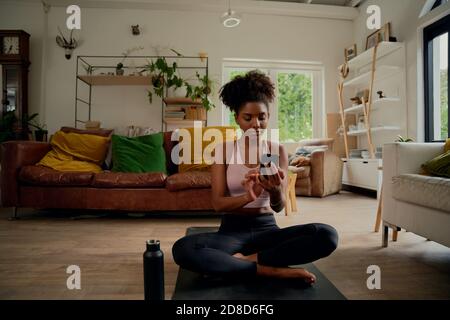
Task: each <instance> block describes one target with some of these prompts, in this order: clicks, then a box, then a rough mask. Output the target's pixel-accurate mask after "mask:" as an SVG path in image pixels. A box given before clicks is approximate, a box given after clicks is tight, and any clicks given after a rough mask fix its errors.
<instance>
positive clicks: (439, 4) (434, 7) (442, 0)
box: [431, 0, 448, 10]
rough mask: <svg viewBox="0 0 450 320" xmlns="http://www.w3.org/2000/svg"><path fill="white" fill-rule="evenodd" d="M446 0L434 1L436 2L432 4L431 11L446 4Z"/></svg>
mask: <svg viewBox="0 0 450 320" xmlns="http://www.w3.org/2000/svg"><path fill="white" fill-rule="evenodd" d="M447 2H448V0H436V2H435V3H434V4H433V6H432V7H431V10H433V9H436V8H437V7H439V6H441V5H443V4H445V3H447Z"/></svg>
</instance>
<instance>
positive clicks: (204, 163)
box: [178, 126, 237, 173]
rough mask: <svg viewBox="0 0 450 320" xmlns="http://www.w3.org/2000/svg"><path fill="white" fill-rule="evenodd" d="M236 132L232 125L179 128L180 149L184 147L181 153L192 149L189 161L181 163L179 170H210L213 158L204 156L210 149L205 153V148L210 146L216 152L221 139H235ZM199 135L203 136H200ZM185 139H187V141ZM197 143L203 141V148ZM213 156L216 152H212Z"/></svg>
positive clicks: (224, 140)
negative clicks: (218, 138)
mask: <svg viewBox="0 0 450 320" xmlns="http://www.w3.org/2000/svg"><path fill="white" fill-rule="evenodd" d="M236 134H237V132H236V128H234V127H232V126H218V127H200V128H183V129H179V130H178V138H179V141H180V142H179V146H180V149H182V151H181V153H183V152H184V150H189V149H190V150H191V151H190V158H189V159H187V160H188V162H189V163H184V162H183V163H180V164H179V166H178V172H180V173H181V172H189V171H208V170H209V169H210V167H211V165H209V164H208V163H211V162H212V161H211V160H213V159H211V158H209V157H204V156H207V155H208V151H207V152H206V154H205V149H206V148H208V150H210V151H212V153H215V151H214V149H215V147H216V146H217V144H218V143H219V141H222V142H226V141H233V140H235V139H236ZM198 135H201V136H200V137H199V136H198ZM216 135H217V136H219V137H220V136H222V139H221V140H217V139H216ZM212 137H214V139H211V138H212ZM184 139H186V141H185V140H184ZM211 140H213V141H211ZM195 143H201V148H200V147H199V148H198V149H197V148H194V145H195ZM211 156H214V154H211ZM180 162H181V160H180ZM199 162H200V163H199Z"/></svg>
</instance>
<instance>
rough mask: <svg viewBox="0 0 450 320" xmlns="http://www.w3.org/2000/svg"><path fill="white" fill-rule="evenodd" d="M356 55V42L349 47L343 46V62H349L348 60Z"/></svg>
mask: <svg viewBox="0 0 450 320" xmlns="http://www.w3.org/2000/svg"><path fill="white" fill-rule="evenodd" d="M356 55H357V51H356V44H354V45H353V46H351V47H349V48H345V62H349V61H350V60H352V59H353V58H355V57H356Z"/></svg>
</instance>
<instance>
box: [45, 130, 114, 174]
mask: <svg viewBox="0 0 450 320" xmlns="http://www.w3.org/2000/svg"><path fill="white" fill-rule="evenodd" d="M109 141H110V138H109V137H101V136H97V135H92V134H79V133H73V132H70V133H64V132H62V131H57V132H56V133H55V134H54V135H53V137H52V140H51V143H50V144H51V145H52V150H51V151H50V152H48V153H47V154H46V155H45V157H44V158H42V159H41V161H39V162H38V164H37V165H41V166H45V167H49V168H52V169H55V170H58V171H88V172H101V171H102V169H101V167H100V165H101V164H102V162H103V161H104V160H105V156H106V152H107V150H108V144H109Z"/></svg>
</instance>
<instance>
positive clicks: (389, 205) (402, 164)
mask: <svg viewBox="0 0 450 320" xmlns="http://www.w3.org/2000/svg"><path fill="white" fill-rule="evenodd" d="M443 151H444V144H443V143H391V144H385V145H384V148H383V207H382V212H383V241H382V245H383V247H387V245H388V232H389V227H390V228H393V229H394V230H396V229H397V228H403V229H406V230H407V231H409V232H413V233H415V234H417V235H420V236H422V237H425V238H427V239H429V240H432V241H435V242H438V243H441V244H443V245H446V246H448V247H450V179H446V178H439V177H430V176H425V175H420V174H419V172H420V170H421V165H422V164H423V163H425V162H426V161H428V160H431V159H433V158H434V157H436V156H438V155H439V154H441V153H443Z"/></svg>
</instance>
